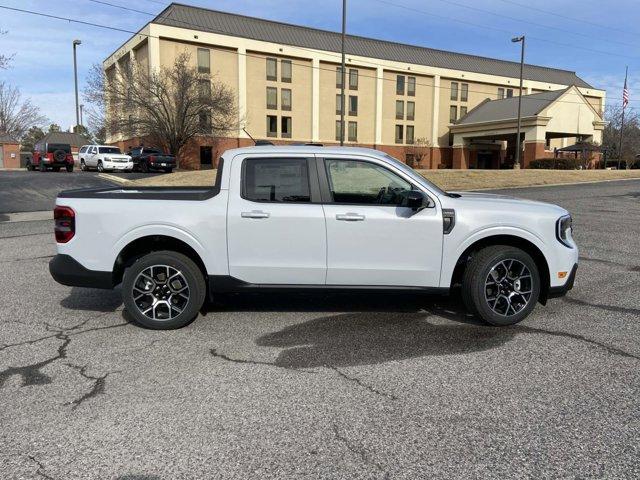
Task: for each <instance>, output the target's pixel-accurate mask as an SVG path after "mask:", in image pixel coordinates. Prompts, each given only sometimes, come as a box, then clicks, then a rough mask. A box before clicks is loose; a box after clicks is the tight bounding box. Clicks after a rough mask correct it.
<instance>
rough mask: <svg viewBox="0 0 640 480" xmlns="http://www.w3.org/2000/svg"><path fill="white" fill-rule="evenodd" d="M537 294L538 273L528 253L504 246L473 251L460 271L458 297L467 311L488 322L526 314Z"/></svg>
mask: <svg viewBox="0 0 640 480" xmlns="http://www.w3.org/2000/svg"><path fill="white" fill-rule="evenodd" d="M539 296H540V274H539V272H538V268H537V266H536V263H535V262H534V260H533V259H532V258H531V256H530V255H529V254H527V253H526V252H524V251H523V250H520V249H519V248H515V247H510V246H508V245H495V246H492V247H487V248H484V249H482V250H480V251H479V252H478V253H476V254H475V255H474V256H473V257H472V258H471V260H470V261H469V264H468V265H467V268H466V269H465V272H464V277H463V280H462V297H463V300H464V303H465V305H466V307H467V309H469V311H470V312H471V313H474V314H476V315H478V316H479V317H480V318H482V319H483V320H485V321H486V322H488V323H490V324H492V325H498V326H503V325H513V324H515V323H518V322H520V321H521V320H523V319H524V318H525V317H527V316H528V315H529V314H530V313H531V311H532V310H533V309H534V308H535V305H536V303H537V302H538V297H539Z"/></svg>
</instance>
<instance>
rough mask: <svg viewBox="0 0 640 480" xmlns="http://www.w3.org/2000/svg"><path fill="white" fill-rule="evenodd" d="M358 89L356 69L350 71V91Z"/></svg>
mask: <svg viewBox="0 0 640 480" xmlns="http://www.w3.org/2000/svg"><path fill="white" fill-rule="evenodd" d="M357 89H358V70H356V69H355V68H350V69H349V90H357Z"/></svg>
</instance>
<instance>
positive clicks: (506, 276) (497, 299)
mask: <svg viewBox="0 0 640 480" xmlns="http://www.w3.org/2000/svg"><path fill="white" fill-rule="evenodd" d="M532 292H533V278H532V276H531V271H530V270H529V268H528V267H527V266H526V265H525V264H524V263H522V262H521V261H520V260H515V259H513V258H509V259H506V260H501V261H500V262H498V263H496V264H495V265H494V266H493V267H491V270H489V274H488V275H487V278H486V281H485V285H484V298H485V301H486V302H487V305H488V306H489V308H490V309H491V310H493V311H494V312H495V313H496V314H498V315H501V316H504V317H510V316H513V315H516V314H517V313H518V312H520V311H522V309H524V308H525V307H526V306H527V305H528V303H529V301H530V299H531V295H532Z"/></svg>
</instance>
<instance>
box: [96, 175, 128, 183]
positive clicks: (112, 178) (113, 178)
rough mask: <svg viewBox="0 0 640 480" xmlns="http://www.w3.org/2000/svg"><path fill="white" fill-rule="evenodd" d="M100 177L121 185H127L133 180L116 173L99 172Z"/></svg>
mask: <svg viewBox="0 0 640 480" xmlns="http://www.w3.org/2000/svg"><path fill="white" fill-rule="evenodd" d="M98 177H100V178H104V179H105V180H109V181H111V182H115V183H119V184H120V185H126V184H127V183H130V182H131V180H127V179H126V178H120V177H116V176H115V175H111V174H109V173H99V174H98Z"/></svg>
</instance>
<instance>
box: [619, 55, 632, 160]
mask: <svg viewBox="0 0 640 480" xmlns="http://www.w3.org/2000/svg"><path fill="white" fill-rule="evenodd" d="M628 74H629V66H627V67H626V69H625V71H624V88H625V89H626V88H627V75H628ZM623 96H624V93H623ZM625 108H626V105H625V103H624V100H623V101H622V120H621V121H620V148H619V149H618V170H620V160H622V138H623V137H624V109H625Z"/></svg>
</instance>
